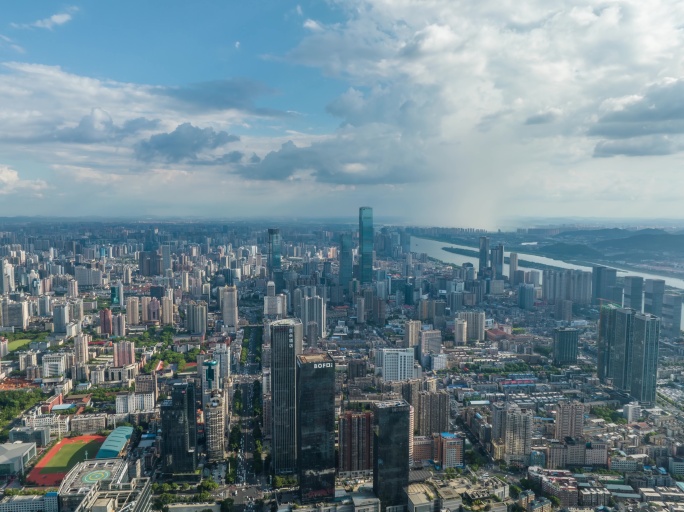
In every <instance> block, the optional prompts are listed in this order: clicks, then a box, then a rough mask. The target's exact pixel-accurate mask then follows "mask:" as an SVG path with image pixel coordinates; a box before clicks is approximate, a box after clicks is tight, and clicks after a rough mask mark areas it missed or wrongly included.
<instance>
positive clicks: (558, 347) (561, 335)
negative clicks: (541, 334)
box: [553, 328, 579, 366]
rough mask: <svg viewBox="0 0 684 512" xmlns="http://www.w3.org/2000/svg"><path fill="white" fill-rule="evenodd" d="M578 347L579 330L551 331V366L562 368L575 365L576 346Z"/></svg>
mask: <svg viewBox="0 0 684 512" xmlns="http://www.w3.org/2000/svg"><path fill="white" fill-rule="evenodd" d="M578 345H579V330H577V329H560V328H558V329H554V330H553V364H555V365H556V366H563V365H566V364H577V346H578Z"/></svg>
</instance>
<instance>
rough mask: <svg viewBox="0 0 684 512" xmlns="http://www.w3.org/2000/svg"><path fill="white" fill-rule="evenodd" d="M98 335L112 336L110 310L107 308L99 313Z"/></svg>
mask: <svg viewBox="0 0 684 512" xmlns="http://www.w3.org/2000/svg"><path fill="white" fill-rule="evenodd" d="M100 333H102V334H112V310H111V309H109V308H105V309H103V310H102V311H100Z"/></svg>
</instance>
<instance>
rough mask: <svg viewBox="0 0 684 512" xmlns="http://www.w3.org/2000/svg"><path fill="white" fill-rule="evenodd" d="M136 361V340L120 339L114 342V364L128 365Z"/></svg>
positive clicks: (116, 365) (117, 365)
mask: <svg viewBox="0 0 684 512" xmlns="http://www.w3.org/2000/svg"><path fill="white" fill-rule="evenodd" d="M133 363H135V342H133V341H126V340H124V341H120V342H118V343H114V366H115V367H119V366H126V365H129V364H133Z"/></svg>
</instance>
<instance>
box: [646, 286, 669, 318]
mask: <svg viewBox="0 0 684 512" xmlns="http://www.w3.org/2000/svg"><path fill="white" fill-rule="evenodd" d="M664 296H665V281H663V280H662V279H646V281H645V283H644V313H649V314H651V315H655V316H658V317H660V316H663V298H664Z"/></svg>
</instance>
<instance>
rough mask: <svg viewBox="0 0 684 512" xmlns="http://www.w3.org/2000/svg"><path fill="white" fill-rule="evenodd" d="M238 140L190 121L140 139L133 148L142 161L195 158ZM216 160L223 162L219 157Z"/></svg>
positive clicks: (225, 133) (173, 160) (175, 160)
mask: <svg viewBox="0 0 684 512" xmlns="http://www.w3.org/2000/svg"><path fill="white" fill-rule="evenodd" d="M238 140H240V138H239V137H238V136H236V135H231V134H229V133H227V132H224V131H219V132H217V131H215V130H214V129H213V128H198V127H197V126H193V125H192V124H190V123H183V124H181V125H179V126H177V127H176V129H175V130H174V131H172V132H170V133H158V134H156V135H152V136H151V137H150V138H149V139H147V140H143V141H140V142H139V143H138V144H137V146H136V148H135V155H136V157H137V158H138V159H140V160H143V161H151V160H161V161H165V162H181V161H185V160H197V157H198V154H199V153H201V152H203V151H206V150H214V149H216V148H219V147H221V146H225V145H226V144H228V143H230V142H235V141H238ZM224 157H226V155H224ZM221 158H223V157H221ZM226 158H230V157H226ZM218 161H219V162H220V163H224V161H223V160H221V159H219V160H218Z"/></svg>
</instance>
